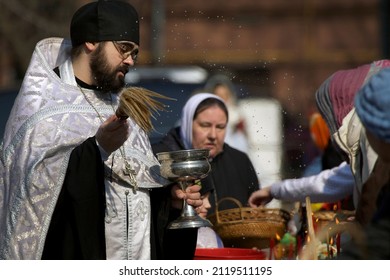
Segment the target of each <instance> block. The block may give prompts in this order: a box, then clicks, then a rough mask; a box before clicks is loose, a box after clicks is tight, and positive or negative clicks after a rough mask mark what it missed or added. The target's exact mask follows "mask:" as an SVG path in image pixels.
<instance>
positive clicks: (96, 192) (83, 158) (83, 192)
mask: <svg viewBox="0 0 390 280" xmlns="http://www.w3.org/2000/svg"><path fill="white" fill-rule="evenodd" d="M170 191H171V190H170V187H164V188H159V189H153V190H151V191H150V197H151V206H152V211H151V212H152V215H151V216H152V221H151V222H152V224H151V247H152V252H151V257H152V259H193V256H194V252H195V246H196V238H197V234H196V232H195V233H194V230H192V229H189V230H187V229H175V230H167V229H166V226H167V224H168V223H169V222H170V221H172V220H173V219H175V218H177V217H178V216H179V215H180V211H179V210H175V209H172V208H171V206H170V205H171V192H170ZM105 203H106V198H105V187H104V165H103V162H102V160H101V155H100V151H99V149H98V147H97V145H96V141H95V138H94V137H91V138H89V139H87V140H86V141H85V142H84V143H82V144H81V145H80V146H78V147H76V148H75V149H74V150H73V152H72V154H71V156H70V160H69V164H68V169H67V173H66V177H65V181H64V184H63V187H62V190H61V193H60V195H59V198H58V201H57V204H56V207H55V210H54V213H53V216H52V219H51V223H50V227H49V231H48V234H47V236H46V241H45V246H44V250H43V254H42V259H55V260H61V259H70V260H98V259H106V243H105V221H104V218H105V207H106V204H105ZM183 242H184V243H183Z"/></svg>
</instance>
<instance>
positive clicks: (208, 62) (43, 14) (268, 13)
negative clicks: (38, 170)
mask: <svg viewBox="0 0 390 280" xmlns="http://www.w3.org/2000/svg"><path fill="white" fill-rule="evenodd" d="M87 2H90V1H81V0H12V1H8V0H0V48H1V50H2V51H1V52H0V90H8V89H17V88H18V87H19V85H20V83H21V79H22V78H23V75H24V72H25V70H26V68H27V65H28V63H29V60H30V57H31V54H32V51H33V49H34V46H35V44H36V43H37V42H38V41H39V40H41V39H43V38H45V37H50V36H56V37H68V36H69V22H70V19H71V16H72V14H73V12H74V11H75V10H76V9H77V8H78V7H80V6H81V5H82V4H85V3H87ZM128 2H130V3H132V4H133V5H134V6H135V7H136V8H137V10H138V11H139V15H140V20H141V46H140V50H141V51H140V56H139V61H138V64H139V65H160V66H161V65H198V66H201V67H203V68H205V69H207V70H208V71H209V73H210V74H212V73H224V74H226V75H228V76H229V77H230V78H231V79H232V80H233V81H234V82H237V83H242V84H245V85H246V86H247V88H248V89H249V92H250V94H251V95H253V96H261V97H267V96H268V97H273V98H275V99H277V100H278V101H279V102H280V104H281V106H282V108H283V117H284V119H283V127H284V136H283V137H284V140H285V141H284V158H285V161H284V163H285V165H286V166H287V168H288V170H287V172H286V177H292V176H298V175H299V174H300V172H301V171H302V169H303V168H304V166H305V165H306V164H307V163H308V162H310V160H311V159H312V158H313V157H314V156H315V153H316V150H315V147H314V145H313V143H312V141H311V139H310V136H309V132H308V118H309V115H310V114H311V113H312V112H313V111H315V110H316V105H315V101H314V93H315V91H316V89H317V88H318V87H319V86H320V84H321V83H322V82H323V81H324V80H325V79H326V78H327V77H328V76H329V75H331V74H332V73H333V72H335V71H337V70H340V69H345V68H352V67H357V66H359V65H360V64H365V63H370V62H371V61H373V60H379V59H383V58H388V57H389V22H388V20H389V19H388V17H389V4H388V0H327V1H323V0H290V1H286V0H272V1H269V0H240V1H233V0H213V1H210V0H197V1H183V0H132V1H128Z"/></svg>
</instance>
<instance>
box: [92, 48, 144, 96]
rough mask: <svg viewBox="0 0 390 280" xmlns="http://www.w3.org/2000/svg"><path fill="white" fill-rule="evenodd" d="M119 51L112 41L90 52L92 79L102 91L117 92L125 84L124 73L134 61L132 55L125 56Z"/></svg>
mask: <svg viewBox="0 0 390 280" xmlns="http://www.w3.org/2000/svg"><path fill="white" fill-rule="evenodd" d="M137 50H138V48H137ZM120 51H121V49H118V47H117V46H116V45H115V43H114V42H104V43H99V45H98V47H97V48H96V50H95V51H94V52H93V53H92V54H91V61H90V67H91V71H92V75H93V79H94V80H95V81H96V85H97V86H98V87H100V88H101V90H102V91H104V92H113V93H116V92H119V91H120V90H121V89H122V88H123V87H124V85H125V75H126V73H127V72H128V70H129V68H130V66H133V65H134V63H135V57H134V56H133V55H129V56H127V57H126V56H124V54H123V53H121V52H120ZM137 52H138V51H137Z"/></svg>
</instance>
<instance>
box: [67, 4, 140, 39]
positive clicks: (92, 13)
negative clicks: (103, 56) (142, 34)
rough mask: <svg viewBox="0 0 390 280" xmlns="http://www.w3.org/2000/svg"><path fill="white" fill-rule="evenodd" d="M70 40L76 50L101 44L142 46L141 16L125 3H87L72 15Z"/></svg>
mask: <svg viewBox="0 0 390 280" xmlns="http://www.w3.org/2000/svg"><path fill="white" fill-rule="evenodd" d="M70 38H71V40H72V45H73V46H78V45H80V44H82V43H84V42H101V41H131V42H134V43H136V44H137V45H139V20H138V13H137V11H136V10H135V8H134V7H133V6H132V5H130V4H129V3H127V2H123V1H110V0H101V1H97V2H92V3H88V4H86V5H84V6H82V7H81V8H80V9H78V10H77V11H76V13H75V14H74V15H73V18H72V21H71V24H70Z"/></svg>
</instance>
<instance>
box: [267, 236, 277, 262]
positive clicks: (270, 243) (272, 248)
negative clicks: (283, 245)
mask: <svg viewBox="0 0 390 280" xmlns="http://www.w3.org/2000/svg"><path fill="white" fill-rule="evenodd" d="M274 246H275V240H274V239H273V238H271V239H270V240H269V256H268V259H269V260H272V251H273V250H274Z"/></svg>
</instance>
